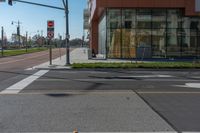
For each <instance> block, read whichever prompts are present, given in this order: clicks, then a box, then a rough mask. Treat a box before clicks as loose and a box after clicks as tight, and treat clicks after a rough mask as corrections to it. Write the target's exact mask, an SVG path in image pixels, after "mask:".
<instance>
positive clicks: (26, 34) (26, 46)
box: [26, 31, 28, 52]
mask: <svg viewBox="0 0 200 133" xmlns="http://www.w3.org/2000/svg"><path fill="white" fill-rule="evenodd" d="M26 52H28V31H26Z"/></svg>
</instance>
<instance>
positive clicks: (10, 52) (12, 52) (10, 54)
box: [4, 48, 47, 57]
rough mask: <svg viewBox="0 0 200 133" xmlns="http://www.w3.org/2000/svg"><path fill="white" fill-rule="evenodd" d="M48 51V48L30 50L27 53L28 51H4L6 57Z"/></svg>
mask: <svg viewBox="0 0 200 133" xmlns="http://www.w3.org/2000/svg"><path fill="white" fill-rule="evenodd" d="M44 50H47V48H31V49H28V50H27V52H26V49H17V50H5V51H4V56H5V57H7V56H16V55H22V54H28V53H35V52H40V51H44Z"/></svg>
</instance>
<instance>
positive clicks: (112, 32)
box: [107, 9, 122, 58]
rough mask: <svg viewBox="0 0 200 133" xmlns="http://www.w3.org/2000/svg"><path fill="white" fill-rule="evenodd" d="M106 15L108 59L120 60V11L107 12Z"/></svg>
mask: <svg viewBox="0 0 200 133" xmlns="http://www.w3.org/2000/svg"><path fill="white" fill-rule="evenodd" d="M107 15H108V17H107V45H108V46H107V49H108V51H107V53H108V58H121V50H122V48H121V25H122V20H121V10H120V9H112V10H108V12H107Z"/></svg>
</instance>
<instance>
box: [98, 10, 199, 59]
mask: <svg viewBox="0 0 200 133" xmlns="http://www.w3.org/2000/svg"><path fill="white" fill-rule="evenodd" d="M183 14H184V11H183V10H182V9H107V11H106V13H105V15H104V17H103V19H101V21H100V23H99V33H100V35H99V45H100V46H99V53H101V54H106V56H107V58H171V57H199V56H200V17H185V16H184V15H183ZM103 36H106V37H103Z"/></svg>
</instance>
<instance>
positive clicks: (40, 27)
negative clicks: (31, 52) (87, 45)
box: [0, 0, 86, 39]
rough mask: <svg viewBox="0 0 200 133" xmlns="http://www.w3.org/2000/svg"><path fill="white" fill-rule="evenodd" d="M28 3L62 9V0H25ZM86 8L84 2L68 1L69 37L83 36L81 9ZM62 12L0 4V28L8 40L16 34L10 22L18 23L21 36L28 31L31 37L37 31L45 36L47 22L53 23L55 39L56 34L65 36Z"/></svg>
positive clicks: (16, 3) (28, 6) (78, 0)
mask: <svg viewBox="0 0 200 133" xmlns="http://www.w3.org/2000/svg"><path fill="white" fill-rule="evenodd" d="M25 1H30V2H36V3H42V4H48V5H53V6H58V7H62V6H63V5H62V0H25ZM84 8H86V0H69V11H70V12H69V25H70V37H71V39H73V38H81V37H82V35H83V9H84ZM64 16H65V15H64V11H62V10H55V9H50V8H45V7H39V6H34V5H28V4H22V3H18V2H14V3H13V6H9V5H8V4H7V2H6V3H0V26H3V27H4V30H5V33H6V35H7V37H8V38H10V36H11V34H12V33H16V24H15V25H11V22H12V21H18V20H19V21H20V22H22V24H21V34H22V35H25V32H26V31H28V33H29V35H31V36H33V35H34V34H37V33H38V31H39V33H40V34H41V31H43V35H44V36H46V29H47V26H46V25H47V20H54V21H55V37H57V36H58V34H60V35H62V36H64V34H65V17H64Z"/></svg>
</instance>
